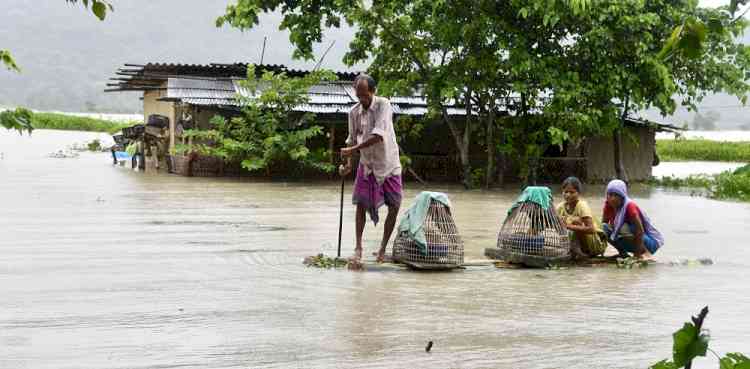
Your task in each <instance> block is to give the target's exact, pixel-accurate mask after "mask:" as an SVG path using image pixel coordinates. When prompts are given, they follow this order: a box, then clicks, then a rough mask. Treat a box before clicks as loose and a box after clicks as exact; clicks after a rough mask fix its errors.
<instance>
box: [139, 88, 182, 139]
mask: <svg viewBox="0 0 750 369" xmlns="http://www.w3.org/2000/svg"><path fill="white" fill-rule="evenodd" d="M164 87H166V82H165V85H164ZM166 94H167V92H166V90H147V91H144V92H143V115H144V117H145V118H146V119H147V120H148V117H149V116H150V115H151V114H160V115H163V116H165V117H167V118H169V152H172V150H173V149H174V143H175V138H174V127H175V117H176V116H177V114H176V109H175V103H173V102H171V101H159V100H158V99H160V98H162V97H164V96H165V95H166Z"/></svg>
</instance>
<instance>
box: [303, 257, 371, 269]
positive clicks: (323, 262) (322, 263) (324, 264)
mask: <svg viewBox="0 0 750 369" xmlns="http://www.w3.org/2000/svg"><path fill="white" fill-rule="evenodd" d="M302 263H303V264H305V265H307V266H308V267H315V268H321V269H331V268H343V267H345V266H347V264H349V262H348V261H347V260H346V259H342V258H335V257H334V258H332V257H330V256H326V255H324V254H318V255H315V256H308V257H306V258H305V260H303V261H302ZM360 265H361V263H360Z"/></svg>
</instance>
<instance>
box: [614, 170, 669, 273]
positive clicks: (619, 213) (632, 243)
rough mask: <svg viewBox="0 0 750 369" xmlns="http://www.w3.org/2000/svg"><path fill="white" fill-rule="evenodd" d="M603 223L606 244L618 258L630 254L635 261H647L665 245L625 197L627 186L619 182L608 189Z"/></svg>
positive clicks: (646, 217) (632, 203)
mask: <svg viewBox="0 0 750 369" xmlns="http://www.w3.org/2000/svg"><path fill="white" fill-rule="evenodd" d="M602 223H603V228H604V232H605V233H606V234H607V242H609V243H610V244H611V245H612V246H614V247H615V248H616V249H617V252H618V253H619V256H620V257H627V256H628V253H632V254H633V256H635V257H636V258H638V259H649V258H651V256H652V255H653V254H655V253H656V251H657V250H659V248H660V247H661V246H662V245H663V244H664V237H663V236H662V235H661V233H660V232H659V231H658V230H657V229H656V227H654V225H653V224H652V223H651V219H649V217H648V216H647V215H646V213H645V212H644V211H643V210H641V209H640V208H639V207H638V205H636V203H635V202H634V201H633V200H631V199H630V198H629V197H628V189H627V185H626V184H625V182H623V181H621V180H619V179H615V180H612V181H610V182H609V184H608V185H607V191H606V199H605V202H604V210H603V214H602Z"/></svg>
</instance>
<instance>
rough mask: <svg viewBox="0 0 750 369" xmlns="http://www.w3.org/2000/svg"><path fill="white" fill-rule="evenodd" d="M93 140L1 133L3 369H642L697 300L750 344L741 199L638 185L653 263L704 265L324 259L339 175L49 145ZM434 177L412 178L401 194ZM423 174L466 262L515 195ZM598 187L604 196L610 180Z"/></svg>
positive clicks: (715, 341)
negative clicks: (214, 174) (233, 167)
mask: <svg viewBox="0 0 750 369" xmlns="http://www.w3.org/2000/svg"><path fill="white" fill-rule="evenodd" d="M97 136H98V135H97V134H93V133H80V132H57V131H42V130H40V131H36V132H35V133H34V134H33V136H32V137H30V138H29V137H28V136H24V137H19V136H18V135H17V134H15V133H12V132H7V131H0V152H2V153H3V154H2V156H0V157H2V159H0V296H2V298H0V368H171V367H180V368H245V367H264V368H282V367H342V368H352V367H363V368H364V367H367V368H371V367H383V368H400V367H431V368H449V367H450V368H481V367H494V368H594V367H601V368H604V367H607V368H645V367H647V366H648V365H649V364H651V363H654V362H656V361H658V360H660V359H662V358H667V357H669V355H670V353H671V348H672V345H671V338H672V337H671V334H672V332H673V331H674V330H676V329H677V328H679V327H680V326H681V325H682V323H683V322H684V321H685V320H686V319H688V317H689V315H690V314H695V313H697V312H698V310H699V309H700V308H701V307H703V306H704V305H709V306H710V309H711V312H710V314H709V318H708V320H707V322H706V325H707V326H708V327H709V328H710V330H711V334H712V341H711V346H712V347H713V348H714V349H715V350H717V351H719V352H729V351H744V352H745V353H750V345H749V344H748V342H750V339H749V338H750V336H749V335H748V332H749V331H750V315H749V314H747V312H748V311H750V283H748V282H749V281H750V272H749V271H748V270H750V244H749V243H748V230H749V228H748V221H749V220H750V205H748V204H744V203H736V202H724V201H714V200H709V199H705V198H701V197H692V196H690V195H689V194H686V193H684V192H668V191H664V190H659V189H648V188H637V189H635V191H634V192H635V193H634V197H635V199H636V201H637V202H638V203H639V204H640V205H641V206H642V207H643V208H644V209H645V210H647V211H648V213H649V214H650V215H651V217H652V219H653V220H654V221H655V223H656V224H657V226H658V227H659V228H660V229H661V230H662V231H663V233H664V235H665V237H666V239H667V244H666V245H665V246H664V248H663V249H662V250H661V251H660V252H659V253H658V254H657V257H658V258H659V260H660V261H662V262H663V263H666V262H668V261H675V260H680V259H695V258H699V257H710V258H712V259H714V261H715V264H714V265H712V266H668V265H658V266H655V267H650V268H645V269H637V270H621V269H616V268H580V269H567V270H554V271H547V270H501V269H495V268H494V267H475V268H468V269H466V270H463V271H456V272H450V273H417V272H408V271H387V270H386V271H365V272H359V273H357V272H349V271H345V270H328V271H321V270H317V269H309V268H306V267H304V266H303V265H302V263H301V261H302V258H303V257H304V256H307V255H312V254H316V253H319V252H325V253H327V254H334V253H335V247H336V237H337V230H338V206H339V204H338V199H339V192H338V191H339V185H338V184H337V183H335V182H330V183H326V182H322V183H321V182H317V183H313V184H306V183H268V182H246V181H245V182H242V181H237V180H231V179H204V178H184V177H179V176H172V175H146V174H143V173H138V172H133V171H131V170H128V169H126V168H121V167H113V166H111V165H110V162H109V157H108V154H106V153H96V154H94V153H84V154H81V156H80V157H78V158H75V159H53V158H48V157H45V155H46V154H47V153H49V152H52V151H55V150H57V149H60V148H63V147H64V145H66V144H68V143H74V142H83V141H86V140H89V139H92V138H93V137H97ZM347 189H351V184H348V186H347ZM422 189H423V188H421V187H419V186H417V185H416V184H413V183H407V185H406V194H405V205H409V204H410V203H411V200H412V199H413V198H414V196H415V195H416V194H417V193H418V192H419V191H420V190H422ZM429 189H430V190H438V191H444V192H446V193H447V194H448V195H449V196H450V198H451V200H452V201H453V205H454V214H455V217H456V221H457V223H458V226H459V229H460V231H461V233H462V235H463V237H464V240H465V242H466V257H467V259H477V258H481V257H482V251H483V249H484V248H485V247H492V246H493V245H494V243H495V237H496V233H497V230H498V228H499V224H500V221H501V220H502V218H503V215H504V214H505V211H506V210H507V209H508V206H509V205H510V204H511V202H512V201H513V199H514V198H515V197H516V196H517V194H518V190H517V189H509V190H505V191H492V192H485V191H463V190H462V189H460V188H459V187H455V186H434V187H430V188H429ZM586 190H587V193H586V197H587V199H588V200H589V202H590V203H591V205H592V207H593V208H594V209H599V208H600V207H601V205H602V201H601V192H602V188H601V187H593V186H592V187H590V188H587V189H586ZM554 191H555V193H557V188H555V189H554ZM347 197H348V194H347ZM559 197H560V196H557V198H558V199H559ZM352 215H353V209H352V207H351V206H349V205H347V206H345V219H346V220H345V224H344V235H343V238H344V240H345V247H344V254H345V255H349V254H350V253H351V250H352V243H353V242H352V241H353V224H352V220H351V219H352ZM381 229H382V228H380V226H379V227H378V228H377V229H374V228H373V227H372V225H371V224H368V226H367V231H366V235H365V238H366V249H367V251H368V253H369V252H371V251H374V250H375V248H376V247H377V243H378V241H379V236H380V232H381ZM428 341H433V342H434V346H433V348H432V350H431V352H430V353H425V350H424V348H425V345H426V344H427V342H428ZM716 366H717V365H716V361H715V360H713V359H705V360H702V361H700V362H698V366H697V367H705V368H709V367H710V368H714V367H716Z"/></svg>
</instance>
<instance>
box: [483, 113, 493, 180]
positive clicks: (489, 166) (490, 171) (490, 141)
mask: <svg viewBox="0 0 750 369" xmlns="http://www.w3.org/2000/svg"><path fill="white" fill-rule="evenodd" d="M494 131H495V106H494V104H490V111H489V114H488V117H487V172H486V173H485V176H484V177H485V183H484V187H485V188H486V189H489V188H490V185H492V181H493V180H494V179H495V175H494V171H493V168H494V164H495V139H494V137H493V135H494Z"/></svg>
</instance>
